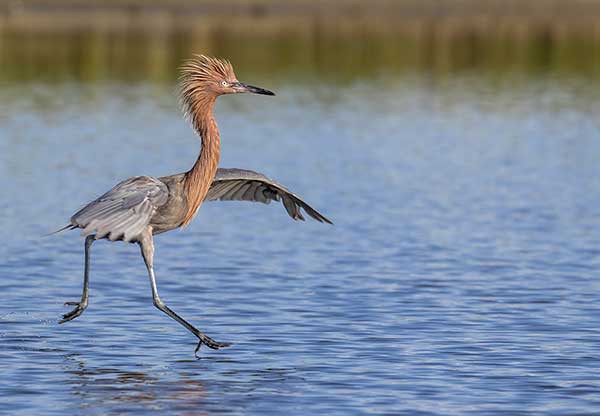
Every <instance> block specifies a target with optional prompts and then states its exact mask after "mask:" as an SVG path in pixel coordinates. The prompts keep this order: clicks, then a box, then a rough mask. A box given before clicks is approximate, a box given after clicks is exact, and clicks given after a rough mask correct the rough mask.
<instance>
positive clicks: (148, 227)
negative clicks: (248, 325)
mask: <svg viewBox="0 0 600 416" xmlns="http://www.w3.org/2000/svg"><path fill="white" fill-rule="evenodd" d="M239 93H254V94H260V95H270V96H273V95H275V94H274V93H273V92H271V91H269V90H266V89H263V88H259V87H255V86H252V85H248V84H244V83H242V82H240V81H238V79H237V77H236V75H235V73H234V70H233V67H232V65H231V63H230V62H229V61H228V60H225V59H220V58H213V57H208V56H205V55H194V56H193V57H192V59H190V60H189V61H187V62H185V63H184V65H183V66H182V68H181V77H180V99H181V103H182V106H183V110H184V113H185V115H186V116H187V118H188V119H189V121H190V122H191V125H192V127H193V129H194V130H195V132H196V133H197V135H198V136H199V138H200V151H199V155H198V157H197V159H196V161H195V163H194V165H193V166H192V167H191V169H190V170H188V171H187V172H183V173H178V174H175V175H170V176H163V177H158V178H156V177H152V176H135V177H132V178H129V179H125V180H124V181H122V182H120V183H118V184H117V185H115V186H114V187H113V188H112V189H111V190H109V191H108V192H106V193H105V194H103V195H101V196H100V197H99V198H97V199H95V200H93V201H91V202H90V203H88V204H87V205H85V206H84V207H83V208H81V209H80V210H79V211H77V212H76V213H75V214H74V215H73V216H72V217H71V219H70V222H69V223H68V224H67V225H66V226H64V227H62V228H61V229H59V230H58V231H56V232H61V231H64V230H74V229H78V228H79V229H82V232H81V234H82V236H84V237H85V242H84V254H85V260H84V272H83V292H82V294H81V299H80V300H79V301H78V302H66V303H65V305H71V306H75V308H74V309H73V310H71V311H70V312H68V313H66V314H64V315H63V317H62V319H61V320H60V321H59V323H61V324H62V323H65V322H68V321H71V320H73V319H75V318H77V317H78V316H80V315H81V314H82V313H83V311H84V310H85V309H86V308H87V306H88V300H89V291H88V287H89V277H90V250H91V247H92V244H93V243H94V241H96V240H101V239H106V240H109V241H124V242H128V243H137V244H138V245H139V247H140V251H141V255H142V258H143V259H144V263H145V265H146V269H147V273H148V276H149V278H150V288H151V290H152V300H153V304H154V306H155V307H156V308H158V309H159V310H160V311H162V312H164V313H165V314H167V315H168V316H169V317H170V318H172V319H174V320H175V321H177V322H178V323H179V324H181V325H182V326H184V327H185V328H186V329H187V330H188V331H189V332H191V333H192V334H194V335H195V336H196V337H197V338H198V344H197V346H196V349H195V350H194V354H195V355H197V353H198V350H199V349H200V347H201V346H202V345H206V346H207V347H209V348H212V349H215V350H216V349H219V348H223V347H227V346H229V345H231V344H230V343H227V342H217V341H215V340H214V339H212V338H210V337H209V336H207V335H205V334H204V333H203V332H201V331H199V330H198V329H196V327H194V326H193V325H192V324H190V323H189V322H188V321H187V320H185V319H183V318H182V317H181V316H179V315H178V314H177V313H175V312H174V311H173V310H172V309H170V308H169V307H168V306H167V305H166V303H165V302H164V301H163V300H162V299H161V298H160V296H159V294H158V288H157V285H156V276H155V273H154V235H156V234H161V233H164V232H167V231H171V230H174V229H177V228H180V227H184V226H186V225H188V224H189V223H190V222H191V221H192V219H193V218H194V217H195V215H196V213H197V212H198V209H199V208H200V206H201V205H202V203H203V202H204V201H215V200H220V201H232V200H233V201H254V202H262V203H265V204H268V203H270V202H271V201H281V202H282V204H283V207H284V208H285V210H286V211H287V213H288V214H289V216H290V217H291V218H292V219H294V220H304V216H303V214H302V211H304V212H305V213H306V214H308V216H310V217H312V218H313V219H315V220H317V221H319V222H322V223H329V224H332V222H331V221H330V220H329V219H327V218H326V217H325V216H323V215H322V214H320V213H319V212H318V211H317V210H315V209H314V208H312V207H311V206H310V205H308V204H307V203H306V202H304V201H303V200H302V199H301V198H300V197H299V196H297V195H296V194H294V193H292V192H290V191H289V190H288V189H287V188H285V187H284V186H283V185H280V184H279V183H277V182H276V181H274V180H271V179H269V178H268V177H266V176H265V175H263V174H261V173H257V172H254V171H251V170H246V169H224V168H218V163H219V156H220V135H219V128H218V126H217V122H216V120H215V117H214V105H215V101H216V99H217V97H219V96H221V95H225V94H239Z"/></svg>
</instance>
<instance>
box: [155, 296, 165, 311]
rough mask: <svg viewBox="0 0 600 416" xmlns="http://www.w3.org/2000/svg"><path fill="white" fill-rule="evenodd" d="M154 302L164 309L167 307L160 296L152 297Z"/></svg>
mask: <svg viewBox="0 0 600 416" xmlns="http://www.w3.org/2000/svg"><path fill="white" fill-rule="evenodd" d="M152 303H154V306H156V307H157V308H158V309H162V308H164V307H165V303H164V302H163V301H162V300H160V298H154V299H152Z"/></svg>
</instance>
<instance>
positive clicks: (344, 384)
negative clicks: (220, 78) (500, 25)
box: [0, 71, 600, 415]
mask: <svg viewBox="0 0 600 416" xmlns="http://www.w3.org/2000/svg"><path fill="white" fill-rule="evenodd" d="M238 72H239V71H238ZM421 73H422V72H421V71H414V72H408V73H407V72H402V73H400V74H394V73H390V74H382V75H379V76H370V77H354V78H352V77H350V80H346V81H344V82H330V80H331V76H330V77H329V78H327V77H325V79H326V80H325V81H307V80H304V81H301V82H298V81H297V80H296V78H295V77H294V76H291V75H290V76H288V77H287V78H286V77H285V76H283V77H280V78H277V79H276V80H275V81H269V79H267V78H266V77H263V78H261V77H258V78H259V79H256V77H252V79H249V78H248V77H247V76H246V77H244V74H243V73H241V72H240V73H238V76H239V78H240V79H242V80H244V81H247V82H251V83H255V84H257V85H261V86H264V87H266V88H270V89H271V88H272V89H273V90H275V91H276V92H277V94H278V95H277V97H274V98H270V97H261V96H239V97H223V98H221V99H220V100H219V103H218V106H217V118H218V121H219V123H220V126H221V133H222V140H223V148H222V161H221V166H224V167H242V168H249V169H255V170H258V171H261V172H264V173H265V174H267V175H269V176H271V177H273V178H276V179H277V180H278V181H280V182H281V183H283V184H285V185H286V186H288V187H289V188H290V189H292V190H293V191H295V192H297V193H298V194H299V195H301V196H303V197H304V198H305V199H306V200H307V201H308V202H309V203H311V204H313V205H314V206H315V207H316V208H317V209H319V210H321V211H322V212H323V213H324V214H325V215H327V216H329V217H330V218H331V219H332V220H333V221H334V223H335V225H334V226H327V225H323V224H319V223H316V222H311V221H307V222H306V223H295V222H293V221H292V220H290V218H289V217H287V215H286V214H285V211H284V210H283V208H282V207H281V206H280V205H278V204H271V205H269V206H263V205H259V204H249V203H231V202H215V203H210V204H206V205H204V206H203V207H202V208H201V211H200V213H199V215H198V217H197V218H196V219H195V220H194V222H193V223H192V224H191V225H190V226H189V227H187V228H186V229H185V230H183V231H174V232H171V233H168V234H165V235H161V236H159V237H157V239H156V272H157V278H158V285H159V290H160V291H161V295H162V297H163V299H164V300H165V301H166V302H167V303H168V304H169V305H170V307H171V308H173V309H174V310H175V311H177V312H179V313H180V314H181V315H183V316H184V317H186V318H188V319H189V320H190V321H191V322H192V323H194V324H195V325H197V326H198V327H199V328H200V329H202V330H203V331H205V332H206V333H207V334H209V335H210V336H212V337H214V338H215V339H216V340H218V341H229V342H233V346H232V347H230V348H227V349H224V350H219V351H212V350H208V349H203V350H202V351H201V359H198V360H196V359H195V358H194V356H193V349H194V347H195V340H194V338H193V337H192V336H191V335H189V334H188V333H187V332H186V331H185V330H184V329H183V328H181V327H180V326H179V325H178V324H177V323H175V322H174V321H172V320H170V319H168V318H167V317H166V316H164V315H163V314H161V313H160V312H159V311H158V310H156V309H154V307H153V306H152V300H151V293H150V288H149V284H148V279H147V276H146V272H145V268H144V266H143V262H142V260H141V258H140V256H139V251H138V248H137V247H136V246H135V245H128V244H124V243H111V244H109V243H107V242H98V243H96V244H95V245H94V246H93V248H92V274H91V283H90V286H91V288H90V289H91V298H90V306H89V308H88V309H87V310H86V311H85V313H84V314H83V315H82V316H81V317H79V318H77V319H76V320H74V321H72V322H69V323H66V324H64V325H58V324H57V320H58V319H59V318H60V316H61V314H62V313H65V312H67V311H68V310H69V308H66V307H63V305H62V303H63V302H64V301H73V300H77V299H78V298H79V296H80V290H81V284H82V269H83V241H82V239H81V238H80V237H79V236H78V233H77V232H70V233H62V234H59V235H56V236H53V237H45V238H42V237H40V236H41V235H43V234H45V233H47V232H49V231H51V230H53V229H55V228H58V227H60V226H62V225H63V224H64V223H65V221H66V220H67V219H68V217H69V216H70V215H71V214H72V213H73V212H74V211H75V210H77V209H78V208H79V207H80V206H81V205H82V204H83V203H85V202H86V201H89V200H91V199H93V198H95V197H96V196H97V195H98V194H100V193H102V192H104V191H105V190H107V189H109V188H110V187H111V186H112V185H113V184H115V183H116V182H117V181H119V180H121V179H123V178H126V177H128V176H133V175H139V174H152V175H156V176H158V175H165V174H170V173H175V172H179V171H182V170H184V169H187V168H188V167H189V166H190V165H191V163H192V162H193V160H194V159H195V156H196V152H197V149H198V143H197V141H196V139H195V137H194V134H193V133H192V132H191V131H190V129H189V127H188V126H187V125H186V124H185V123H184V122H183V121H182V119H181V116H180V114H179V112H178V109H177V100H176V98H175V97H174V93H173V92H174V90H175V86H174V84H173V83H171V82H166V83H155V82H151V81H140V82H136V83H131V82H126V81H122V80H119V79H114V80H107V81H96V82H80V81H77V80H72V81H61V82H59V83H47V82H42V81H40V82H35V81H31V80H29V81H27V82H15V83H12V82H11V83H9V82H6V83H5V85H4V86H3V88H2V89H1V90H0V125H1V128H0V187H1V189H2V192H3V197H2V198H0V212H2V213H3V215H2V216H0V233H1V234H0V238H1V240H2V242H3V244H2V246H1V247H0V273H1V276H2V278H1V279H0V293H2V295H3V296H2V298H3V299H2V304H1V306H0V374H1V376H0V398H1V399H0V413H1V414H7V415H8V414H10V415H15V414H19V415H38V414H45V415H63V414H65V413H67V412H68V413H72V414H91V415H95V414H98V415H100V414H102V415H112V414H114V415H116V414H144V415H145V414H151V413H155V412H156V413H157V412H165V413H167V414H216V413H224V414H244V415H247V414H274V415H280V414H290V415H292V414H293V415H300V414H330V415H348V414H377V415H383V414H407V415H415V414H422V415H448V414H457V415H464V414H477V415H481V414H507V413H509V414H541V413H544V414H551V415H561V414H591V413H595V412H597V410H598V408H599V406H600V399H599V397H600V378H599V377H598V371H599V365H598V363H599V362H600V361H599V360H600V330H599V327H598V322H599V321H600V306H599V305H600V282H599V281H598V279H597V277H598V270H599V268H600V248H599V247H600V204H599V203H598V201H599V200H600V180H599V179H598V178H599V173H600V172H599V168H598V160H600V141H598V131H599V127H600V124H599V122H598V120H600V118H599V116H600V114H599V113H600V111H599V108H598V106H597V102H598V98H599V92H600V89H599V88H598V83H597V81H594V79H592V80H591V81H590V79H589V78H588V77H584V76H569V77H567V76H561V77H554V76H552V74H546V75H539V74H504V75H502V76H497V75H492V76H488V75H489V74H488V75H485V74H478V73H471V72H468V71H463V72H458V73H452V74H449V75H447V76H443V77H437V76H433V77H432V76H430V75H420V74H421ZM314 78H315V79H318V78H319V76H315V77H314Z"/></svg>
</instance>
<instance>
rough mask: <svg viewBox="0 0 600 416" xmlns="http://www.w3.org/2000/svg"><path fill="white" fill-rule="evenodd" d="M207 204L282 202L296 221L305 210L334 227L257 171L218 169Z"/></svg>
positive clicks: (300, 218)
mask: <svg viewBox="0 0 600 416" xmlns="http://www.w3.org/2000/svg"><path fill="white" fill-rule="evenodd" d="M204 200H205V201H216V200H219V201H254V202H262V203H263V204H268V203H270V202H271V201H280V200H281V202H282V203H283V206H284V207H285V209H286V211H287V213H288V214H289V216H290V217H292V218H293V219H295V220H302V221H304V216H303V215H302V213H301V212H300V208H302V209H303V210H304V211H305V212H306V213H307V214H308V215H310V216H311V217H313V218H314V219H315V220H317V221H319V222H326V223H328V224H332V222H331V221H329V220H328V219H327V218H325V217H324V216H323V215H321V214H320V213H319V212H317V210H315V209H314V208H312V207H311V206H310V205H308V204H307V203H306V202H304V201H303V200H302V199H300V197H299V196H297V195H295V194H293V193H291V192H290V191H288V190H287V189H286V188H285V187H284V186H283V185H280V184H278V183H277V182H275V181H273V180H271V179H269V178H267V177H266V176H265V175H262V174H260V173H257V172H253V171H251V170H245V169H222V168H220V169H218V170H217V174H216V175H215V178H214V179H213V182H212V185H211V186H210V189H209V190H208V193H207V194H206V197H205V198H204Z"/></svg>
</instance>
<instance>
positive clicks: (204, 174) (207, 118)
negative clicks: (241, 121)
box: [181, 96, 221, 226]
mask: <svg viewBox="0 0 600 416" xmlns="http://www.w3.org/2000/svg"><path fill="white" fill-rule="evenodd" d="M215 99H216V97H213V96H207V97H199V99H198V100H197V101H196V102H195V103H194V105H192V106H190V113H191V116H192V124H193V126H194V129H195V130H196V132H197V133H198V135H199V136H200V140H201V149H200V154H199V155H198V159H197V160H196V163H194V166H192V168H191V169H190V170H189V171H188V172H186V173H185V181H184V189H185V193H186V196H187V205H188V206H187V213H186V215H185V218H184V220H183V223H182V224H181V225H182V226H185V225H187V224H189V223H190V221H192V219H193V218H194V216H195V215H196V212H197V211H198V208H200V205H201V204H202V201H203V200H204V197H205V196H206V193H207V192H208V189H209V188H210V185H211V183H212V180H213V178H214V177H215V173H216V172H217V165H218V164H219V156H220V147H221V140H220V138H219V128H218V127H217V122H216V120H215V117H214V114H213V108H214V105H215Z"/></svg>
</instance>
